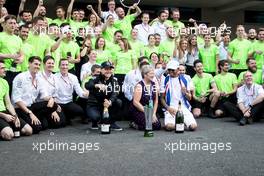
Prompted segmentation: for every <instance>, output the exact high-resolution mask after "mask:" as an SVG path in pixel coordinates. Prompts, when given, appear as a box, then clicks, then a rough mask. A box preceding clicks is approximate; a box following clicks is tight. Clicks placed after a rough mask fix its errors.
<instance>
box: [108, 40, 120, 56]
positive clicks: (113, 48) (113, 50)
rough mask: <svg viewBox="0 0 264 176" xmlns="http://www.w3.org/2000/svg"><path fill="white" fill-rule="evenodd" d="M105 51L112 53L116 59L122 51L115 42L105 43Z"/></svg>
mask: <svg viewBox="0 0 264 176" xmlns="http://www.w3.org/2000/svg"><path fill="white" fill-rule="evenodd" d="M105 50H108V51H110V53H111V55H112V57H113V58H115V56H116V53H117V52H119V51H120V50H121V48H120V46H119V45H118V44H115V43H113V42H108V41H106V42H105Z"/></svg>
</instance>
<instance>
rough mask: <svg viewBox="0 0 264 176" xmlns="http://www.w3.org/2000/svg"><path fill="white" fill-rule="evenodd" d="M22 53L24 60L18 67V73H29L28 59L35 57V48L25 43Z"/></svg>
mask: <svg viewBox="0 0 264 176" xmlns="http://www.w3.org/2000/svg"><path fill="white" fill-rule="evenodd" d="M22 52H23V53H24V60H23V62H22V63H21V64H18V65H17V71H22V72H24V71H27V70H28V59H29V58H30V57H31V56H33V46H32V45H30V44H29V43H27V41H24V42H23V44H22Z"/></svg>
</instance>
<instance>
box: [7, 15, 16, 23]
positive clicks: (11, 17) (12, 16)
mask: <svg viewBox="0 0 264 176" xmlns="http://www.w3.org/2000/svg"><path fill="white" fill-rule="evenodd" d="M10 19H12V20H16V17H15V15H7V16H6V17H5V18H4V21H5V22H7V20H10Z"/></svg>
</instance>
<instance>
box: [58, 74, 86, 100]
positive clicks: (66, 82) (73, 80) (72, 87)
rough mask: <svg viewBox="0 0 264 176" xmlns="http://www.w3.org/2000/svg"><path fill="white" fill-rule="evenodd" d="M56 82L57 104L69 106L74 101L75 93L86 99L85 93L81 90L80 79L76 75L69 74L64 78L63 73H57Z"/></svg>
mask: <svg viewBox="0 0 264 176" xmlns="http://www.w3.org/2000/svg"><path fill="white" fill-rule="evenodd" d="M54 76H55V82H56V95H57V97H56V99H55V101H56V103H59V104H67V103H70V102H72V101H73V100H72V99H73V96H72V94H73V91H75V92H76V93H77V95H79V96H80V97H82V98H86V97H84V91H83V89H82V88H81V86H80V84H79V82H78V79H77V77H76V76H75V75H73V74H71V73H68V75H67V76H62V74H61V73H56V74H55V75H54Z"/></svg>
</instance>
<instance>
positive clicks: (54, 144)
mask: <svg viewBox="0 0 264 176" xmlns="http://www.w3.org/2000/svg"><path fill="white" fill-rule="evenodd" d="M32 150H33V151H35V152H38V153H40V154H42V153H45V152H57V151H63V152H65V151H71V152H77V153H79V154H84V153H88V152H91V151H100V150H101V146H100V143H84V142H80V143H76V142H62V141H58V140H55V141H51V140H47V141H45V142H33V143H32Z"/></svg>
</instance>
